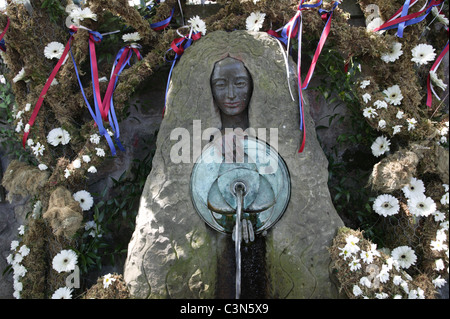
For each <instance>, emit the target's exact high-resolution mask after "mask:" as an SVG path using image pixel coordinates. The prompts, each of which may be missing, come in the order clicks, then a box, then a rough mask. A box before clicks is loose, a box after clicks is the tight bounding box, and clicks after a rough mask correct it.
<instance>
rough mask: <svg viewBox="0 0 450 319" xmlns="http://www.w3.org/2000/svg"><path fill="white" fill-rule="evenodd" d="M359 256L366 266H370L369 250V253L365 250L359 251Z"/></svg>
mask: <svg viewBox="0 0 450 319" xmlns="http://www.w3.org/2000/svg"><path fill="white" fill-rule="evenodd" d="M359 256H360V257H361V259H362V260H363V261H364V262H365V263H366V264H369V265H370V264H371V263H372V262H373V254H372V252H371V251H370V250H369V251H365V250H363V251H361V254H360V255H359Z"/></svg>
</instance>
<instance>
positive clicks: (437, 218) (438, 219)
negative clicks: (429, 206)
mask: <svg viewBox="0 0 450 319" xmlns="http://www.w3.org/2000/svg"><path fill="white" fill-rule="evenodd" d="M433 216H434V221H435V222H442V221H444V220H445V214H444V213H442V212H440V211H438V210H437V211H435V212H434V214H433Z"/></svg>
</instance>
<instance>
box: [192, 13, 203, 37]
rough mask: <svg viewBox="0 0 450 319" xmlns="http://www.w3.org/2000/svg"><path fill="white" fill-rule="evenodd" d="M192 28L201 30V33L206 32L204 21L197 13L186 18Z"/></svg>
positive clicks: (195, 30)
mask: <svg viewBox="0 0 450 319" xmlns="http://www.w3.org/2000/svg"><path fill="white" fill-rule="evenodd" d="M188 23H189V24H190V26H191V28H192V30H193V31H194V32H201V34H202V35H205V34H206V23H205V21H203V20H202V19H200V17H199V16H198V15H197V16H195V17H192V18H190V19H189V20H188Z"/></svg>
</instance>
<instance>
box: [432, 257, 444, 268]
mask: <svg viewBox="0 0 450 319" xmlns="http://www.w3.org/2000/svg"><path fill="white" fill-rule="evenodd" d="M434 263H435V265H436V267H435V268H434V270H437V271H441V270H444V269H445V264H444V260H443V259H442V258H439V259H436V261H435V262H434Z"/></svg>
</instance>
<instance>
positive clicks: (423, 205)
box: [408, 194, 436, 217]
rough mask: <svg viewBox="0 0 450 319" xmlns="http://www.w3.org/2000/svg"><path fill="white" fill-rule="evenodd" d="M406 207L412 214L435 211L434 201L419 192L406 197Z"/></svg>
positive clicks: (418, 215) (427, 214)
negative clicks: (408, 197)
mask: <svg viewBox="0 0 450 319" xmlns="http://www.w3.org/2000/svg"><path fill="white" fill-rule="evenodd" d="M408 209H409V212H410V213H411V214H413V215H414V216H417V217H420V216H424V217H426V216H429V215H430V214H433V213H434V212H435V211H436V203H435V202H434V200H433V199H432V198H431V197H427V196H425V194H419V195H416V196H413V197H411V198H410V199H408Z"/></svg>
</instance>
